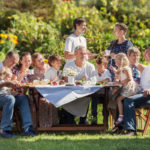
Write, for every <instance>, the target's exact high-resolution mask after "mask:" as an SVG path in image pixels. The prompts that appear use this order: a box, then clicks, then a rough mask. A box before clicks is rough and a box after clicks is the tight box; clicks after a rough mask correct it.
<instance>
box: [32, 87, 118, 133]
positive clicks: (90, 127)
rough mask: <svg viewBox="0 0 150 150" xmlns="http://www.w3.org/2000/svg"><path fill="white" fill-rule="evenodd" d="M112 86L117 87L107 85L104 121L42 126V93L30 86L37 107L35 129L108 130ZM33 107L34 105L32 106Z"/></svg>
mask: <svg viewBox="0 0 150 150" xmlns="http://www.w3.org/2000/svg"><path fill="white" fill-rule="evenodd" d="M111 87H116V85H114V86H113V85H111V86H105V87H104V88H105V94H104V97H105V102H104V123H103V124H98V125H68V124H66V125H64V124H63V125H61V124H58V125H53V126H52V127H48V128H47V127H40V126H39V109H40V108H39V103H40V98H41V95H40V94H39V93H38V92H37V93H36V94H35V88H34V87H29V91H30V92H29V95H30V99H32V101H33V103H34V105H35V109H36V116H34V117H36V121H35V123H34V128H35V131H36V132H38V131H104V132H106V131H107V130H108V102H109V90H110V88H111ZM31 109H32V106H31Z"/></svg>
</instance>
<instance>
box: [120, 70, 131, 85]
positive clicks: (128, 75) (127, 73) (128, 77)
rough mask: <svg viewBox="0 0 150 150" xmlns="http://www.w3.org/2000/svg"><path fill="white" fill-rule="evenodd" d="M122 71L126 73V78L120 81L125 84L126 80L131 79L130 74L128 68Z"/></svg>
mask: <svg viewBox="0 0 150 150" xmlns="http://www.w3.org/2000/svg"><path fill="white" fill-rule="evenodd" d="M123 73H124V74H125V75H126V77H127V78H126V79H124V80H123V81H121V83H122V84H127V83H128V82H130V81H131V80H132V74H131V73H130V72H129V70H123Z"/></svg>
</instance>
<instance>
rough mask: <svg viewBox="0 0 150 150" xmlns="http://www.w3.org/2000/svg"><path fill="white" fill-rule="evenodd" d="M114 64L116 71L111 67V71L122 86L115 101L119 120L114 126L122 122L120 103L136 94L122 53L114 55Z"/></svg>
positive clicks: (134, 85) (134, 84) (127, 63)
mask: <svg viewBox="0 0 150 150" xmlns="http://www.w3.org/2000/svg"><path fill="white" fill-rule="evenodd" d="M115 63H116V66H117V67H118V69H117V70H116V69H115V68H113V67H111V69H113V71H114V72H115V74H117V75H118V76H119V78H118V80H119V82H120V83H121V84H122V89H121V92H120V94H119V96H117V99H116V101H117V105H118V109H119V118H118V119H117V121H116V122H115V124H116V125H119V124H121V123H122V122H123V120H124V116H123V106H122V101H123V100H124V98H125V97H130V96H133V95H135V94H136V92H137V85H136V83H135V81H134V79H133V76H132V71H131V68H130V66H129V60H128V58H127V56H126V55H125V54H124V53H119V54H117V55H116V57H115ZM115 92H117V91H114V93H115Z"/></svg>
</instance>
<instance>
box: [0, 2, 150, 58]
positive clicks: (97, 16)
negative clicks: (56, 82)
mask: <svg viewBox="0 0 150 150" xmlns="http://www.w3.org/2000/svg"><path fill="white" fill-rule="evenodd" d="M6 1H9V0H6ZM15 2H16V4H14V6H15V9H13V8H12V7H10V6H9V8H11V9H8V7H7V8H5V9H3V11H1V12H0V33H6V34H10V33H11V34H14V35H16V36H17V37H18V44H17V45H16V49H18V50H19V52H20V53H22V52H23V51H30V52H31V53H34V52H42V53H44V54H45V55H46V57H47V56H49V55H50V54H54V53H57V54H60V55H61V56H64V42H65V39H66V37H67V36H68V35H69V34H70V33H71V32H73V20H74V19H75V18H76V17H84V18H85V19H86V21H87V31H86V33H85V37H86V39H87V43H88V49H89V50H91V51H92V52H95V53H98V54H102V51H103V50H105V49H106V48H107V47H108V45H109V44H110V42H111V41H112V40H113V39H114V36H113V28H114V25H115V24H116V23H117V22H124V23H125V24H127V26H128V27H129V30H128V34H127V38H128V39H130V40H131V41H132V42H133V43H134V45H135V46H137V47H138V48H139V49H140V50H141V52H142V55H143V51H144V49H145V47H147V46H148V45H149V44H150V28H149V27H150V21H149V18H150V9H149V8H150V1H149V0H130V1H129V0H123V1H120V0H92V1H91V0H88V1H87V2H85V3H83V4H82V5H81V6H79V7H77V6H76V3H75V1H73V0H72V1H71V2H70V1H62V0H51V1H49V0H45V1H44V0H37V1H35V0H31V1H28V0H27V1H22V2H24V3H21V4H19V3H17V2H19V1H18V0H16V1H15ZM9 4H10V3H9ZM30 4H32V5H30ZM50 5H51V7H50ZM22 6H26V7H22ZM23 8H24V9H23ZM141 60H142V61H143V59H142V58H141Z"/></svg>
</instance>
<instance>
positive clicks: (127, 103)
mask: <svg viewBox="0 0 150 150" xmlns="http://www.w3.org/2000/svg"><path fill="white" fill-rule="evenodd" d="M144 58H145V61H147V62H149V63H150V47H148V48H147V49H146V50H145V54H144ZM149 75H150V65H149V66H147V67H146V68H145V69H144V71H143V72H142V75H141V83H140V84H141V87H142V89H143V92H142V93H141V94H137V95H134V96H132V97H129V98H126V99H125V100H124V106H123V109H124V129H125V130H126V131H127V132H126V135H129V136H132V135H135V134H136V114H135V108H139V107H140V106H145V105H150V76H149Z"/></svg>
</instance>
